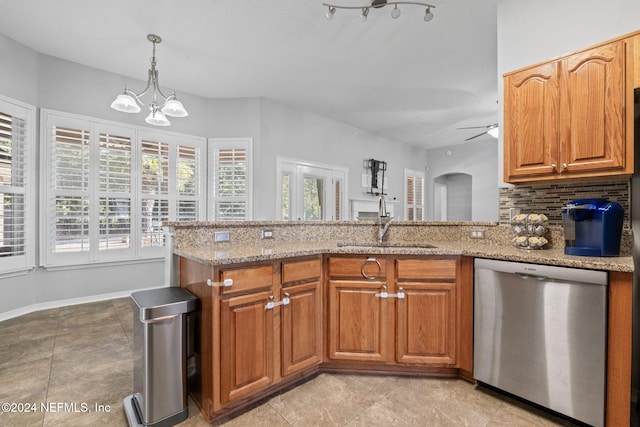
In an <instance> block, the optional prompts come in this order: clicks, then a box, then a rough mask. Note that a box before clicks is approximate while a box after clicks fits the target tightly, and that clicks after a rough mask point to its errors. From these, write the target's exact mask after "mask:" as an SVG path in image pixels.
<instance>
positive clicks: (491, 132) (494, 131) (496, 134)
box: [487, 126, 500, 138]
mask: <svg viewBox="0 0 640 427" xmlns="http://www.w3.org/2000/svg"><path fill="white" fill-rule="evenodd" d="M487 133H488V134H489V135H491V136H492V137H494V138H498V137H499V136H500V129H499V128H498V126H496V127H494V128H491V129H489V130H488V131H487Z"/></svg>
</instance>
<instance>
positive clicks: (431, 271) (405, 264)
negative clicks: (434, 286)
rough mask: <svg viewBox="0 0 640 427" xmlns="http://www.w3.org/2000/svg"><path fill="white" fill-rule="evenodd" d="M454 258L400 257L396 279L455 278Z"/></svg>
mask: <svg viewBox="0 0 640 427" xmlns="http://www.w3.org/2000/svg"><path fill="white" fill-rule="evenodd" d="M456 267H457V260H456V259H422V260H419V259H400V260H398V264H397V274H398V280H434V279H437V280H455V278H456Z"/></svg>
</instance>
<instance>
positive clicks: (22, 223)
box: [0, 97, 36, 273]
mask: <svg viewBox="0 0 640 427" xmlns="http://www.w3.org/2000/svg"><path fill="white" fill-rule="evenodd" d="M34 123H35V107H32V106H30V105H26V104H22V103H20V102H18V101H14V100H11V99H9V98H5V97H0V273H3V272H12V271H20V270H27V269H29V268H31V267H33V266H34V264H35V247H34V242H35V235H34V233H33V232H34V230H35V203H34V202H35V190H36V188H35V182H36V181H35V176H34V173H35V170H36V167H35V152H34V147H35V142H34V132H33V129H34Z"/></svg>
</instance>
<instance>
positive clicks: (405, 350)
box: [396, 259, 458, 365]
mask: <svg viewBox="0 0 640 427" xmlns="http://www.w3.org/2000/svg"><path fill="white" fill-rule="evenodd" d="M457 269H458V261H457V260H456V259H435V260H405V259H401V260H398V261H397V269H396V271H397V273H396V276H397V278H396V283H397V286H398V292H404V298H402V299H398V302H397V320H396V360H397V361H398V362H401V363H412V364H416V363H419V364H432V365H433V364H441V365H454V364H455V363H456V341H457V339H456V338H457V327H456V323H457V322H456V300H457V298H456V290H457V289H456V288H457V286H456V283H457V282H456V279H457Z"/></svg>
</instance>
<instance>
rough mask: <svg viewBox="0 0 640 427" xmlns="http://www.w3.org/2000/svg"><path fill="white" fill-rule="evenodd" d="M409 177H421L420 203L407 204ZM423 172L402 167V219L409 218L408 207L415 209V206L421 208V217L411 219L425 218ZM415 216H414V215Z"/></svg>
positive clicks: (422, 219) (421, 219)
mask: <svg viewBox="0 0 640 427" xmlns="http://www.w3.org/2000/svg"><path fill="white" fill-rule="evenodd" d="M409 177H413V178H414V179H421V180H422V195H421V196H422V197H421V200H422V204H412V205H409V194H408V191H409V185H408V182H409ZM424 184H425V173H424V172H420V171H416V170H411V169H407V168H405V169H404V219H405V220H407V221H408V220H409V209H416V208H421V209H422V218H420V219H414V220H413V221H424V218H425V210H424V206H425V203H424V201H425V197H424V196H425V193H424V191H425V187H424ZM414 217H415V216H414Z"/></svg>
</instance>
